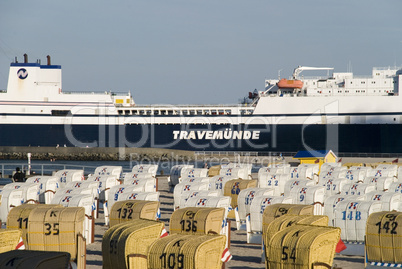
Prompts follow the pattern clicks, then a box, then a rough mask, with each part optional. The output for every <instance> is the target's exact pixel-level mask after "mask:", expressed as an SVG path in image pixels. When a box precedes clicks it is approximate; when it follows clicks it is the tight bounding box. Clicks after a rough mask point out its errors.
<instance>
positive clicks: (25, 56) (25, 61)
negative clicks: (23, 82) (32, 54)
mask: <svg viewBox="0 0 402 269" xmlns="http://www.w3.org/2000/svg"><path fill="white" fill-rule="evenodd" d="M24 63H28V54H26V53H25V54H24Z"/></svg>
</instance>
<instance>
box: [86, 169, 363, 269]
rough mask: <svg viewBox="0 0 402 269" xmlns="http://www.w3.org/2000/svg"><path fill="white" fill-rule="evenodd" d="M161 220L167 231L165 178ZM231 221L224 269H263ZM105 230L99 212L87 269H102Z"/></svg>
mask: <svg viewBox="0 0 402 269" xmlns="http://www.w3.org/2000/svg"><path fill="white" fill-rule="evenodd" d="M158 188H159V192H160V203H161V204H160V206H161V220H162V221H163V222H165V226H166V229H167V230H169V220H170V216H171V214H172V212H173V193H169V191H168V189H169V187H168V182H167V178H166V177H159V184H158ZM234 226H235V222H234V220H233V221H232V229H231V247H230V252H231V254H232V255H233V259H232V260H231V261H229V262H228V263H226V265H225V268H232V269H241V268H242V269H247V268H265V263H263V262H261V245H253V244H246V231H237V230H236V229H235V228H234ZM106 230H107V227H106V226H104V218H103V214H102V211H101V214H100V215H99V218H98V219H97V220H96V225H95V243H93V244H90V245H88V246H87V268H88V269H92V268H93V269H95V268H102V236H103V234H104V233H105V231H106ZM334 268H343V269H356V268H364V257H357V256H343V255H336V257H335V260H334Z"/></svg>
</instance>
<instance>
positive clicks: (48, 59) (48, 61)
mask: <svg viewBox="0 0 402 269" xmlns="http://www.w3.org/2000/svg"><path fill="white" fill-rule="evenodd" d="M46 58H47V65H51V64H50V55H48V56H46Z"/></svg>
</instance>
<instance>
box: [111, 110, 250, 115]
mask: <svg viewBox="0 0 402 269" xmlns="http://www.w3.org/2000/svg"><path fill="white" fill-rule="evenodd" d="M118 113H119V115H172V116H173V115H185V116H186V115H232V110H230V109H225V110H129V109H127V110H118ZM252 113H253V110H246V109H241V110H240V114H242V115H250V114H252Z"/></svg>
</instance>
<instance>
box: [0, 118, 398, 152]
mask: <svg viewBox="0 0 402 269" xmlns="http://www.w3.org/2000/svg"><path fill="white" fill-rule="evenodd" d="M246 131H247V132H249V133H253V132H254V133H258V136H257V135H256V136H255V137H250V138H247V137H246V138H244V137H242V138H238V137H235V138H233V137H230V136H229V135H230V134H231V133H230V132H232V133H236V132H237V133H239V132H243V133H244V132H246ZM183 132H184V133H183ZM191 132H193V133H191ZM186 133H187V134H188V136H186V135H185V134H186ZM183 134H184V135H183ZM190 134H192V135H190ZM401 134H402V125H401V124H331V125H324V124H314V125H308V126H303V125H293V124H290V125H285V124H281V125H275V126H264V125H247V126H245V125H200V124H197V125H190V124H189V125H179V124H166V125H162V124H161V125H123V126H118V125H39V124H33V125H18V124H10V125H6V124H3V125H1V132H0V146H35V147H36V146H51V147H52V146H57V145H59V146H63V145H66V146H69V147H87V146H88V147H152V148H171V149H182V150H194V151H256V152H297V151H299V150H322V149H331V150H333V151H334V152H337V153H369V154H386V153H402V136H401ZM211 137H213V139H211ZM225 137H226V138H229V137H230V138H229V139H225ZM208 138H209V139H208ZM253 138H254V139H253Z"/></svg>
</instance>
